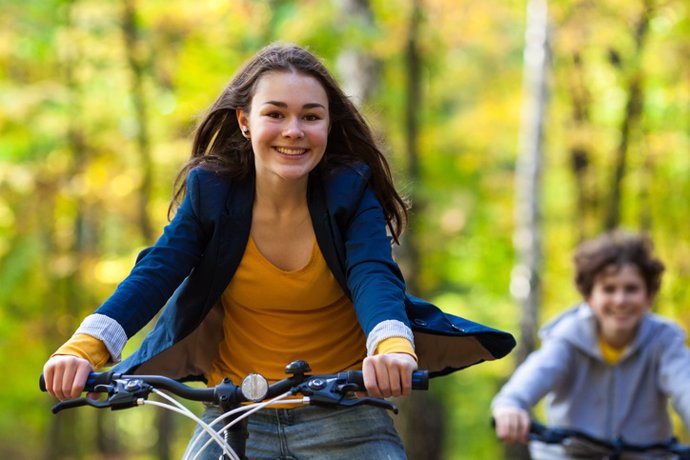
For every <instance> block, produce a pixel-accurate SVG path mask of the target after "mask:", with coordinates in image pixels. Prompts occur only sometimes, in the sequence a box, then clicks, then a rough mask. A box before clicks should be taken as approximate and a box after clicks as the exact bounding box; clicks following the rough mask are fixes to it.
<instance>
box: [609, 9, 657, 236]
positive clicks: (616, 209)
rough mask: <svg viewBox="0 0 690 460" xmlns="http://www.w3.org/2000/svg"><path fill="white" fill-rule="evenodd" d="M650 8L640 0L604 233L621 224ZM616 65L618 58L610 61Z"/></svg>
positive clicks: (640, 101) (640, 105)
mask: <svg viewBox="0 0 690 460" xmlns="http://www.w3.org/2000/svg"><path fill="white" fill-rule="evenodd" d="M653 10H654V5H653V4H652V2H651V0H645V1H644V9H643V11H642V16H641V17H640V19H639V20H638V22H637V25H636V26H635V31H634V33H635V37H634V38H635V55H634V58H633V60H632V61H633V63H632V65H633V66H634V68H633V69H632V71H631V76H630V79H629V81H628V102H627V104H626V107H625V113H624V115H623V120H622V122H621V129H620V132H621V134H620V141H619V143H618V147H617V148H616V157H615V164H614V172H613V178H612V180H611V196H610V198H609V203H608V209H607V212H606V216H605V218H604V228H605V229H606V230H612V229H615V228H616V227H618V226H619V225H620V221H621V202H622V196H623V180H624V178H625V173H626V170H627V163H628V148H629V146H630V141H631V139H630V137H631V134H632V132H633V129H634V128H635V127H636V126H637V125H638V124H639V121H640V117H641V115H642V109H643V102H644V97H643V96H644V95H643V75H642V70H641V69H640V67H641V64H640V60H641V59H642V54H643V51H644V47H645V44H646V39H647V32H648V31H649V21H650V19H651V17H652V14H653ZM613 62H614V64H616V65H619V64H620V61H619V60H618V59H616V60H614V61H613Z"/></svg>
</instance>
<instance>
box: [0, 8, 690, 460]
mask: <svg viewBox="0 0 690 460" xmlns="http://www.w3.org/2000/svg"><path fill="white" fill-rule="evenodd" d="M365 3H366V2H365ZM368 3H369V6H370V9H371V13H372V18H373V22H372V23H371V24H368V23H363V22H362V21H361V20H358V19H357V18H356V17H351V16H348V15H347V14H344V13H343V11H342V2H337V1H314V0H302V1H296V0H295V1H289V0H256V1H248V0H238V1H231V2H229V1H219V0H203V1H196V2H185V1H180V0H148V1H140V2H136V3H135V2H134V1H133V0H130V1H122V2H117V1H114V0H71V1H67V0H22V1H17V0H1V1H0V8H1V9H2V15H0V368H2V369H3V374H4V375H7V376H9V378H8V379H6V381H5V384H4V385H3V391H2V394H1V395H0V458H39V457H41V456H43V455H44V454H45V452H47V451H50V446H47V445H46V444H45V441H44V440H46V439H48V433H49V432H50V430H51V429H52V428H51V427H53V426H54V422H55V419H54V416H52V415H51V414H50V412H49V410H48V409H49V407H50V405H51V403H52V402H51V401H50V400H49V398H48V397H46V396H45V395H44V394H41V393H39V392H38V390H37V388H36V381H37V377H38V374H39V373H40V370H41V366H42V364H43V362H44V361H45V359H46V358H47V356H49V354H50V353H51V352H52V351H53V350H54V349H55V348H56V347H57V346H58V345H59V344H60V343H62V342H63V341H64V340H65V339H66V338H67V337H69V335H70V334H71V333H72V331H73V330H74V328H75V327H76V326H77V325H78V324H79V321H80V320H81V318H82V317H83V316H85V315H86V314H88V313H89V312H91V311H92V310H93V309H94V308H95V307H97V306H98V304H99V303H100V302H102V301H103V300H104V299H105V298H106V297H107V295H108V294H109V293H110V292H111V291H112V289H113V288H114V286H115V285H116V283H117V282H118V281H119V280H120V279H122V278H123V277H124V276H125V275H126V274H127V272H128V270H129V268H130V267H131V265H132V263H133V261H134V258H135V256H136V253H137V252H138V251H139V250H140V249H141V248H143V247H144V246H146V245H147V244H149V243H150V241H146V240H145V239H144V237H143V236H142V232H141V228H140V225H139V219H140V216H139V215H138V214H137V206H136V205H135V203H136V202H137V200H138V199H139V198H138V194H139V190H140V186H141V183H142V180H143V169H142V165H141V156H140V153H139V150H138V144H137V141H138V137H137V136H138V135H139V134H140V130H141V129H142V126H141V123H140V121H141V120H140V119H138V118H137V116H136V112H135V107H134V100H133V91H132V83H131V82H132V74H131V70H130V68H129V67H128V61H127V59H128V57H132V56H134V58H135V59H136V60H137V62H139V63H140V64H141V65H142V69H143V73H142V77H143V78H142V81H143V89H142V93H143V96H144V101H145V103H146V105H145V108H146V112H145V116H146V120H147V122H148V135H149V138H150V145H151V156H152V161H153V164H154V168H153V179H152V180H153V182H152V186H153V191H152V195H151V197H150V199H149V201H148V206H147V214H148V216H150V218H151V219H152V220H153V223H154V226H155V228H156V229H158V230H160V229H161V228H162V226H163V225H165V222H166V211H167V205H168V201H169V199H170V196H171V190H172V181H173V179H174V176H175V173H176V171H177V169H178V168H179V167H180V166H181V164H182V163H183V162H184V161H185V159H186V158H187V156H188V154H189V148H190V145H191V133H192V131H193V128H194V124H195V122H196V120H197V119H198V118H199V117H200V116H201V115H202V114H203V111H204V110H205V108H206V107H208V106H209V105H210V103H211V102H212V101H213V100H214V98H215V97H216V96H217V94H218V93H219V91H220V90H221V89H222V87H223V86H224V84H225V83H226V82H227V81H228V80H229V79H230V78H231V76H232V75H233V73H234V72H235V70H236V69H237V67H238V66H239V65H240V64H241V63H242V62H243V61H244V60H245V59H246V58H247V57H249V56H250V55H251V54H253V53H254V52H256V51H257V50H258V49H259V48H261V47H262V46H264V45H266V44H268V43H270V42H271V41H274V40H282V41H291V42H296V43H299V44H301V45H305V46H309V47H310V48H311V49H312V50H314V51H315V52H316V53H317V54H319V55H320V56H322V57H323V59H324V61H325V62H326V64H327V65H328V67H329V68H330V69H332V70H333V72H334V74H336V75H337V76H338V77H340V75H339V72H338V70H337V60H338V56H339V55H340V53H342V52H343V50H344V49H345V48H346V47H348V48H354V49H356V50H359V51H360V52H363V53H366V54H367V55H369V56H370V57H372V58H373V59H375V60H376V61H377V62H378V63H379V64H380V71H381V72H380V79H381V80H380V82H379V83H378V90H377V91H376V93H375V95H374V96H373V97H372V98H371V100H368V101H367V102H366V104H365V106H364V107H363V110H364V112H365V114H366V116H367V117H368V118H369V120H370V121H371V123H372V125H373V126H374V127H375V128H376V130H377V132H379V133H380V135H381V137H382V138H383V139H384V141H385V143H386V146H387V151H388V152H389V153H390V159H391V162H392V164H393V166H394V169H395V170H396V172H397V173H396V180H397V181H398V184H399V186H400V187H401V189H402V190H407V191H410V190H412V185H414V190H415V193H416V198H417V199H418V200H419V202H420V203H423V205H422V206H420V207H419V208H417V209H416V210H415V211H413V212H417V213H419V216H420V219H419V221H420V222H421V223H420V226H419V227H418V228H416V229H415V238H416V240H417V242H418V244H419V246H420V248H421V251H422V259H421V268H420V275H419V276H420V278H419V281H420V286H421V288H422V289H423V290H424V292H425V293H426V294H427V295H429V296H430V297H432V298H433V299H435V300H436V301H437V302H438V304H439V305H442V306H443V307H444V308H445V309H447V310H449V311H452V312H454V313H456V314H460V315H463V316H466V317H468V318H471V319H473V320H476V321H480V322H484V323H487V324H490V325H492V326H495V327H497V328H502V329H506V330H510V331H516V330H517V323H518V320H519V315H520V312H519V308H518V306H517V304H516V302H514V301H513V299H512V298H511V297H510V294H509V290H508V286H509V281H510V272H511V269H512V267H513V264H514V262H515V260H514V250H513V246H512V232H513V229H514V215H513V212H514V211H513V200H514V183H513V180H514V166H515V159H516V155H517V144H518V142H517V141H518V138H519V127H520V108H521V104H522V72H523V62H522V50H523V46H524V43H523V42H524V18H525V9H526V2H525V1H517V0H501V1H485V0H467V1H463V2H457V1H455V0H426V1H424V2H423V3H422V8H423V22H422V27H421V30H420V31H419V34H420V35H419V37H418V40H419V42H418V43H419V50H420V53H421V56H422V79H423V90H422V92H423V96H422V103H421V104H420V106H419V107H417V108H416V110H418V115H419V121H420V124H421V126H420V138H419V150H420V164H421V169H422V171H421V180H420V182H419V183H415V184H411V183H410V182H409V180H406V176H405V171H406V168H407V164H406V159H405V157H404V153H403V152H404V151H405V142H406V141H405V136H404V134H405V132H404V129H405V127H404V110H405V104H404V102H405V84H406V78H407V77H406V68H405V61H404V49H405V46H406V40H407V31H408V28H407V27H408V21H409V16H410V11H411V2H409V1H403V0H386V1H384V0H372V1H370V2H368ZM125 4H129V5H130V6H132V7H134V8H135V14H136V20H137V21H136V25H137V27H138V31H139V34H140V36H139V39H138V41H137V42H136V44H135V48H134V49H129V50H128V49H127V48H126V47H125V40H124V38H123V29H122V24H123V19H122V18H123V11H124V6H125ZM646 13H649V14H650V16H649V22H648V30H647V31H646V35H645V40H644V43H643V44H642V45H640V43H638V42H636V38H635V37H636V29H635V27H636V25H637V24H639V21H640V18H641V17H643V15H644V14H646ZM550 22H551V47H552V49H551V65H550V85H549V89H550V99H549V106H548V111H547V119H546V139H545V165H544V187H543V204H542V214H543V219H544V227H543V230H544V236H545V238H544V267H543V273H542V276H543V280H544V297H543V307H542V311H541V313H540V314H541V320H542V321H543V320H546V319H548V318H549V317H550V316H553V315H554V314H555V313H556V312H558V311H560V310H562V309H563V308H565V307H566V306H568V305H570V304H572V303H574V302H575V301H577V295H576V292H575V290H574V288H573V287H572V283H571V282H570V276H571V272H570V254H571V251H572V248H573V246H574V245H575V244H576V242H577V241H578V238H580V237H581V236H582V235H586V236H592V235H593V234H595V233H597V232H599V231H600V230H601V229H602V226H603V220H604V217H603V212H604V210H605V208H606V203H607V200H608V197H609V192H610V189H611V185H610V184H611V176H612V173H613V161H614V152H615V150H616V148H617V147H618V145H619V142H620V138H621V126H622V123H623V120H624V118H625V107H626V102H627V101H628V98H629V95H630V82H631V79H632V78H633V77H634V76H639V77H640V78H641V81H642V112H641V116H640V118H639V121H638V122H637V123H636V124H635V125H634V126H633V128H632V130H631V135H630V139H629V141H628V164H627V169H626V176H625V181H624V183H623V201H622V204H621V209H622V225H623V226H625V227H627V228H631V229H640V228H645V229H648V230H649V232H650V233H651V234H652V236H653V238H654V239H655V241H656V243H657V248H658V251H659V254H660V255H661V257H662V258H663V260H664V261H665V262H666V264H667V268H668V270H667V274H666V275H665V281H664V285H663V289H662V293H661V295H660V298H659V301H658V305H657V310H658V311H660V312H661V313H663V314H666V315H669V316H671V317H673V318H675V319H676V320H677V321H679V322H680V323H682V324H684V325H685V326H686V327H687V326H690V310H689V309H688V308H687V304H688V301H689V300H690V287H689V286H690V283H688V278H689V277H690V234H689V233H688V232H687V231H686V229H687V222H688V216H689V215H690V212H689V211H690V199H689V198H690V181H688V177H690V154H689V152H690V149H689V147H690V73H689V70H688V65H687V63H688V62H690V59H689V57H690V40H689V38H690V7H689V6H688V4H687V2H685V1H683V0H664V1H656V2H654V1H652V2H643V1H641V0H639V1H638V0H635V1H632V2H631V1H630V0H602V1H599V2H590V1H585V0H579V1H564V0H554V1H552V2H550ZM128 53H130V54H129V55H128ZM578 109H580V110H581V112H582V111H584V112H582V113H580V114H579V115H578V112H577V110H578ZM575 148H579V149H581V150H583V151H585V152H587V153H588V157H587V158H588V165H587V168H586V171H585V173H586V175H585V183H584V194H585V195H586V199H587V201H586V204H587V207H586V214H584V215H580V211H579V209H578V207H577V203H576V196H577V193H578V190H579V189H578V188H577V187H578V186H577V183H576V181H575V176H574V174H573V167H572V157H571V153H572V151H573V149H575ZM580 191H582V190H580ZM139 340H140V337H137V338H135V339H134V340H133V343H132V344H129V345H128V350H131V349H132V347H133V346H135V345H136V343H137V342H138V341H139ZM512 368H513V362H512V360H511V359H510V357H509V358H507V359H505V360H502V361H499V362H491V363H485V364H482V365H481V366H477V367H474V368H471V369H468V370H466V371H463V372H460V373H457V374H455V375H452V376H449V377H445V378H442V379H439V380H438V381H435V382H433V385H432V387H433V388H434V392H435V393H436V394H438V395H440V397H442V398H443V404H444V406H445V408H446V415H447V417H448V421H447V426H448V432H447V436H446V442H445V452H446V458H448V459H468V458H470V459H474V458H476V459H487V458H499V457H500V455H501V454H500V452H501V446H500V445H499V443H497V442H496V441H495V439H494V437H493V434H492V432H491V430H490V429H489V425H488V417H489V412H488V404H489V401H490V399H491V397H492V396H493V394H494V393H495V391H496V390H497V389H498V387H499V386H500V384H501V383H502V382H503V381H504V380H505V379H506V378H507V376H508V375H509V374H510V372H511V370H512ZM152 411H153V410H146V409H144V410H141V411H125V412H120V413H116V414H110V413H108V414H107V415H106V416H105V417H106V420H107V421H106V422H105V423H106V424H107V426H110V427H113V428H114V427H116V428H117V430H118V431H119V433H121V437H122V439H126V440H127V443H128V445H127V448H128V450H129V451H131V456H130V457H128V458H141V459H143V458H153V457H154V454H153V453H152V446H153V445H154V444H155V442H156V439H157V437H156V433H155V430H154V428H152V427H153V413H152ZM93 412H94V411H87V410H84V411H81V412H80V413H79V416H78V417H72V418H69V422H68V423H72V424H75V427H76V430H77V432H78V433H79V434H78V435H77V439H79V440H80V441H79V443H80V444H82V446H81V447H80V448H79V449H75V451H74V452H75V453H73V454H70V455H65V456H64V458H68V457H75V458H77V457H81V456H84V458H88V457H89V455H93V454H91V452H93V451H94V449H93V448H92V446H94V445H95V436H96V433H95V431H94V429H93V427H94V426H95V420H96V416H95V414H94V413H93ZM60 417H63V416H62V415H60ZM59 420H63V419H62V418H60V419H59ZM64 420H68V419H64ZM181 423H183V426H184V428H180V429H179V432H180V433H181V434H180V436H179V438H180V439H179V442H178V443H179V445H176V447H175V448H176V449H177V450H178V451H179V449H182V448H183V445H184V443H185V442H186V437H187V435H186V431H184V430H187V431H189V430H188V429H191V425H188V424H187V423H186V422H181ZM46 458H60V457H46ZM91 458H93V457H91Z"/></svg>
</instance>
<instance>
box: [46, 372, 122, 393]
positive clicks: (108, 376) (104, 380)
mask: <svg viewBox="0 0 690 460" xmlns="http://www.w3.org/2000/svg"><path fill="white" fill-rule="evenodd" d="M114 378H116V377H115V373H114V372H112V371H110V372H91V373H89V376H88V377H87V378H86V384H85V385H84V391H95V389H96V385H107V384H109V383H111V382H112V381H113V379H114ZM38 387H39V388H40V389H41V391H46V380H45V377H44V376H43V374H41V376H40V377H39V379H38Z"/></svg>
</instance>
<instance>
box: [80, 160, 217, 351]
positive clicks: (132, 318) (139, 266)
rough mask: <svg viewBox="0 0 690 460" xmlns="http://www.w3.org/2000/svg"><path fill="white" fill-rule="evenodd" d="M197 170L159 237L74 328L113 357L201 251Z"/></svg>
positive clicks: (186, 271)
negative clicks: (94, 338)
mask: <svg viewBox="0 0 690 460" xmlns="http://www.w3.org/2000/svg"><path fill="white" fill-rule="evenodd" d="M199 173H200V171H199V170H192V171H191V172H190V174H189V176H188V178H187V192H186V194H185V197H184V199H183V201H182V203H181V205H180V207H179V208H178V210H177V212H176V214H175V217H174V218H173V220H172V221H171V222H170V223H169V224H168V225H167V226H166V227H165V229H164V231H163V235H162V236H161V237H160V238H159V239H158V241H157V242H156V243H155V245H154V246H152V247H149V248H147V249H144V250H143V251H142V252H141V253H140V254H139V256H138V257H137V261H136V264H135V266H134V268H133V269H132V271H131V272H130V274H129V275H128V276H127V278H125V279H124V280H123V281H122V282H121V283H120V284H119V285H118V286H117V288H116V290H115V292H114V293H113V294H112V295H111V296H110V297H109V298H108V299H107V300H106V301H105V302H104V303H103V304H102V305H101V306H100V307H99V308H98V309H97V310H96V311H95V312H94V314H92V315H89V316H88V317H86V319H85V320H84V321H83V322H82V324H81V326H80V327H79V329H78V330H77V333H84V334H88V335H91V336H93V337H96V338H97V339H100V340H101V341H103V342H104V343H105V345H106V347H107V348H108V351H109V352H110V354H111V356H112V357H113V360H114V361H118V360H119V359H120V356H121V352H122V348H123V347H124V344H125V342H126V340H127V339H128V338H129V337H131V336H133V335H134V334H135V333H136V332H138V331H139V330H140V329H141V328H142V327H144V326H145V325H146V324H147V323H148V322H149V321H150V320H151V319H152V318H153V317H154V315H155V314H156V313H157V312H158V311H159V310H160V309H161V308H162V307H163V306H164V305H165V303H166V302H167V300H168V299H169V298H170V296H171V295H172V294H173V292H174V291H175V289H177V287H178V286H179V285H180V283H181V282H182V281H183V280H184V278H185V277H186V276H187V275H189V273H190V272H191V270H192V269H193V267H194V266H195V265H196V264H197V262H198V261H199V259H200V257H201V255H202V253H203V250H204V247H205V244H206V243H205V242H206V239H207V238H206V236H205V235H206V234H207V231H205V229H204V225H202V220H201V219H200V217H199V208H200V206H199V201H200V178H199Z"/></svg>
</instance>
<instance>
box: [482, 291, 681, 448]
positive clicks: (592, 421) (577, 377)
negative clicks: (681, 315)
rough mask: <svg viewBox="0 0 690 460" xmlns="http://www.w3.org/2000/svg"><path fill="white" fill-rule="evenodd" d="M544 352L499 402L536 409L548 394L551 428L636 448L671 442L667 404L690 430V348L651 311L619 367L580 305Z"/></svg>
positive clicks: (555, 327)
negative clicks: (606, 353)
mask: <svg viewBox="0 0 690 460" xmlns="http://www.w3.org/2000/svg"><path fill="white" fill-rule="evenodd" d="M540 337H541V339H542V346H541V348H540V349H539V350H537V351H535V352H534V353H532V354H531V355H530V356H529V357H528V358H527V360H526V361H525V362H524V363H523V364H522V365H520V366H519V367H518V369H517V370H516V371H515V373H514V374H513V376H512V377H511V379H510V380H509V381H508V383H506V384H505V386H504V387H503V388H502V389H501V391H500V392H499V393H498V395H496V397H495V398H494V400H493V402H492V404H491V405H492V408H495V407H503V406H511V407H521V408H523V409H525V410H527V411H529V410H530V409H531V408H532V407H533V406H534V405H535V404H537V402H539V400H541V399H542V398H543V397H544V396H546V412H547V414H546V415H547V423H548V424H549V425H551V426H558V427H566V428H571V429H576V430H579V431H582V432H585V433H587V434H589V435H591V436H595V437H597V438H600V439H615V438H617V437H619V436H620V437H622V438H623V439H624V440H625V441H627V442H630V443H634V444H644V443H650V442H656V441H662V440H666V439H668V438H669V437H670V436H672V434H673V433H672V425H671V420H670V417H669V413H668V399H669V398H670V399H671V402H672V404H673V407H674V409H675V410H676V412H677V413H678V414H679V415H680V416H681V418H682V420H683V423H684V424H685V427H686V430H687V429H689V428H690V349H688V348H687V346H686V344H685V333H684V332H683V331H682V330H681V329H680V328H679V327H678V326H677V325H676V324H674V323H672V322H670V321H668V320H666V319H664V318H662V317H660V316H658V315H655V314H652V313H647V314H645V315H644V317H643V319H642V321H641V323H640V327H639V330H638V333H637V336H636V337H635V340H634V341H633V343H632V344H631V345H630V346H629V347H628V348H627V349H626V350H625V352H624V353H623V355H622V357H621V359H620V360H619V361H618V362H617V363H616V364H614V365H611V364H608V363H607V362H606V361H604V359H603V356H602V354H601V351H600V349H599V344H598V338H597V326H596V317H595V316H594V314H593V312H592V310H591V308H590V307H589V306H588V305H586V304H581V305H578V306H576V307H575V308H573V309H570V310H568V311H566V312H565V313H563V314H562V315H560V316H559V317H558V318H556V319H555V320H554V321H552V322H551V323H549V324H548V325H546V326H545V327H544V328H543V329H542V330H541V331H540Z"/></svg>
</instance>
